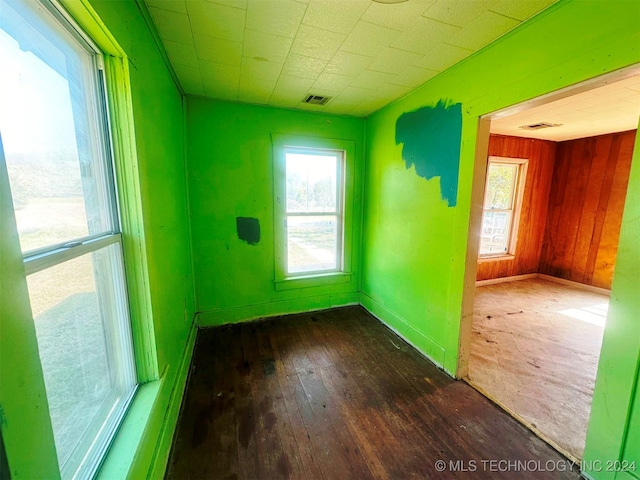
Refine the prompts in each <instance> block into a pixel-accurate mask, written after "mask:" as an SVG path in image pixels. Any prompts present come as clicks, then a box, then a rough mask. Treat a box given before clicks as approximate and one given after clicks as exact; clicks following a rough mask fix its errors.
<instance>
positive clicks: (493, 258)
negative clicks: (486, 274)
mask: <svg viewBox="0 0 640 480" xmlns="http://www.w3.org/2000/svg"><path fill="white" fill-rule="evenodd" d="M515 258H516V256H515V255H511V254H508V253H500V254H498V255H486V256H482V257H478V263H483V262H495V261H505V260H514V259H515Z"/></svg>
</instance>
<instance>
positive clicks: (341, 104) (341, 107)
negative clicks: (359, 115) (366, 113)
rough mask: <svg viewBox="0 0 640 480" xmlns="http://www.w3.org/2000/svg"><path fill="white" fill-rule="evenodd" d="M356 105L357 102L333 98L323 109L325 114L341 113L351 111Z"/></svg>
mask: <svg viewBox="0 0 640 480" xmlns="http://www.w3.org/2000/svg"><path fill="white" fill-rule="evenodd" d="M357 105H358V102H349V101H346V100H342V99H340V98H334V99H333V100H331V101H330V102H329V103H328V104H327V105H326V106H325V107H324V111H325V112H326V113H342V114H344V113H345V112H348V111H349V110H352V109H353V108H355V107H356V106H357Z"/></svg>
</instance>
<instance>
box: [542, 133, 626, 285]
mask: <svg viewBox="0 0 640 480" xmlns="http://www.w3.org/2000/svg"><path fill="white" fill-rule="evenodd" d="M635 136H636V132H635V131H629V132H622V133H615V134H609V135H601V136H598V137H591V138H582V139H576V140H570V141H566V142H561V143H559V144H558V148H557V155H556V162H555V166H554V172H553V184H552V187H551V192H550V195H549V212H548V214H547V222H546V227H545V233H544V244H543V246H542V251H541V255H540V266H539V269H538V270H539V272H540V273H545V274H547V275H553V276H555V277H560V278H565V279H568V280H572V281H576V282H580V283H585V284H588V285H593V286H597V287H601V288H611V280H612V278H613V268H614V264H615V257H616V254H617V243H618V237H619V234H620V222H621V219H622V211H623V208H624V200H625V197H626V191H627V183H628V178H629V170H630V168H631V157H632V154H633V145H634V142H635Z"/></svg>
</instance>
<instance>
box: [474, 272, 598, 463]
mask: <svg viewBox="0 0 640 480" xmlns="http://www.w3.org/2000/svg"><path fill="white" fill-rule="evenodd" d="M608 301H609V297H607V296H606V295H601V294H599V293H593V292H590V291H585V290H582V289H578V288H575V287H572V286H565V285H562V284H558V283H555V282H550V281H547V280H542V279H531V280H520V281H517V282H509V283H499V284H495V285H487V286H482V287H478V288H477V289H476V298H475V304H474V317H473V334H472V341H471V348H470V361H469V378H468V380H469V382H470V383H471V384H472V385H474V386H476V387H478V389H480V390H481V391H483V392H485V393H486V394H488V396H489V397H490V398H492V399H494V400H495V401H496V402H497V403H499V404H500V405H501V406H503V407H504V408H505V409H507V410H509V411H511V412H514V413H515V414H516V415H517V416H518V417H520V418H521V419H522V420H523V421H524V422H525V423H527V424H529V425H531V426H532V427H533V428H535V429H537V430H538V431H539V432H540V433H541V434H542V435H543V436H544V437H546V438H548V439H549V440H551V441H552V442H554V443H555V444H556V445H557V446H558V447H560V449H561V450H563V451H564V452H566V453H569V454H570V455H572V456H574V457H576V458H582V454H583V452H584V444H585V438H586V431H587V423H588V420H589V412H590V409H591V398H592V396H593V387H594V384H595V377H596V371H597V365H598V358H599V355H600V347H601V344H602V335H603V331H604V327H603V325H604V318H605V316H606V308H607V304H608Z"/></svg>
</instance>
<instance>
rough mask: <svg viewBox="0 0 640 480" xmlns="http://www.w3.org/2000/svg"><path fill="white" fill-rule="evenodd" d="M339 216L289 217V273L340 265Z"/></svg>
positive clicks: (333, 267)
mask: <svg viewBox="0 0 640 480" xmlns="http://www.w3.org/2000/svg"><path fill="white" fill-rule="evenodd" d="M337 250H338V219H337V217H336V216H335V215H325V216H304V217H288V218H287V252H288V258H287V266H288V268H287V271H288V273H300V272H317V271H322V270H335V269H337V268H338V258H337V255H336V252H337Z"/></svg>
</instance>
